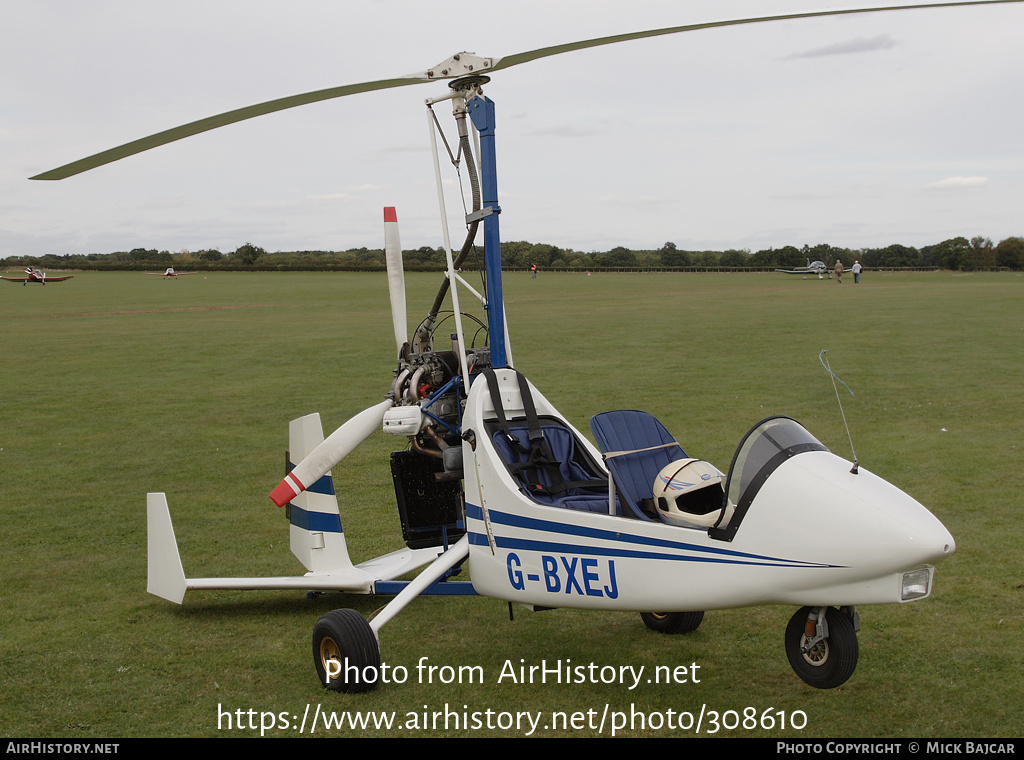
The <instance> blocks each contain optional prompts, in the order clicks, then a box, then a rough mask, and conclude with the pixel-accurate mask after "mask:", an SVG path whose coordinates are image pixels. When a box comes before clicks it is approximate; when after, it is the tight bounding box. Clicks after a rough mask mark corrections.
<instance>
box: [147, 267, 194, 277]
mask: <svg viewBox="0 0 1024 760" xmlns="http://www.w3.org/2000/svg"><path fill="white" fill-rule="evenodd" d="M146 274H154V275H156V276H157V277H184V276H185V275H187V274H199V273H198V272H175V271H174V267H167V269H166V270H165V271H163V272H146Z"/></svg>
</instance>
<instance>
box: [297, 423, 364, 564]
mask: <svg viewBox="0 0 1024 760" xmlns="http://www.w3.org/2000/svg"><path fill="white" fill-rule="evenodd" d="M323 441H324V430H323V426H322V425H321V423H320V415H319V414H316V413H314V414H307V415H306V416H305V417H300V418H299V419H297V420H292V422H291V424H290V425H289V426H288V461H287V470H288V471H289V472H290V471H291V469H292V468H293V467H294V466H295V463H296V462H301V461H302V460H303V459H305V458H306V455H307V454H309V452H311V451H312V450H313V449H315V448H316V447H317V446H319V445H320V444H321V443H323ZM287 514H288V521H289V522H290V523H291V548H292V554H294V555H295V556H296V557H297V558H298V560H299V562H301V563H302V564H303V566H304V567H305V568H306V569H307V570H309V571H310V572H314V573H317V572H320V573H322V572H329V571H338V570H347V569H351V567H352V561H351V560H350V559H349V556H348V546H347V545H346V543H345V533H344V532H343V530H342V527H341V514H340V513H339V511H338V497H337V495H336V494H335V492H334V479H333V478H332V477H331V473H330V472H328V473H327V474H326V475H324V476H323V477H322V478H320V480H318V481H317V482H316V483H314V484H313V485H311V486H310V487H309V488H307V489H306V490H305V491H303V492H302V493H300V494H298V495H296V496H294V497H293V498H292V499H291V501H290V502H289V503H288V505H287Z"/></svg>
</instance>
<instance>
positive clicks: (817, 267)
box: [775, 259, 832, 280]
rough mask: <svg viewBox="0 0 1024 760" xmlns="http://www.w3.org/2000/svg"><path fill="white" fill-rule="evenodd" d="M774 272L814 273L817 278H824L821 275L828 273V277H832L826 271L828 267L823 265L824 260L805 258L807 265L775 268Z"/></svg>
mask: <svg viewBox="0 0 1024 760" xmlns="http://www.w3.org/2000/svg"><path fill="white" fill-rule="evenodd" d="M775 271H776V272H782V273H783V274H803V275H808V274H816V275H818V279H819V280H824V279H825V278H824V277H823V276H822V275H826V274H827V275H828V277H829V279H832V274H831V273H830V272H829V271H828V267H826V266H825V262H824V261H811V260H810V259H807V266H805V267H798V268H797V269H776V270H775Z"/></svg>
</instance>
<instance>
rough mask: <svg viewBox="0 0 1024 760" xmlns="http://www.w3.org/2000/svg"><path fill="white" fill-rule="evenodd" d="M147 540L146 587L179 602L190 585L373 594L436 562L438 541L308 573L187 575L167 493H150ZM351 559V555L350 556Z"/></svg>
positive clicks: (249, 589) (147, 502) (160, 595)
mask: <svg viewBox="0 0 1024 760" xmlns="http://www.w3.org/2000/svg"><path fill="white" fill-rule="evenodd" d="M146 517H147V523H148V542H149V563H148V575H149V581H148V585H147V587H146V590H147V591H149V593H151V594H154V595H156V596H159V597H162V598H164V599H166V600H168V601H170V602H174V603H175V604H181V603H182V601H183V600H184V598H185V592H186V591H188V590H189V589H228V590H239V591H256V590H280V589H294V590H299V591H347V592H349V593H353V594H372V593H374V591H375V588H374V587H375V584H376V583H378V582H380V581H390V580H395V579H396V578H400V577H401V576H403V575H406V574H407V573H411V572H413V571H414V570H418V569H419V568H421V567H423V566H424V565H428V564H430V563H431V562H433V561H434V560H435V559H436V558H437V556H438V555H439V554H440V553H441V551H442V550H441V548H440V547H430V548H425V549H400V550H398V551H395V552H392V553H390V554H385V555H383V556H381V557H377V558H375V559H371V560H369V561H367V562H364V563H361V564H359V565H355V566H353V565H351V564H349V565H348V566H347V567H342V568H337V569H332V570H327V571H323V572H311V573H308V574H307V575H296V576H281V577H267V578H186V577H185V571H184V570H183V569H182V565H181V556H180V555H179V553H178V544H177V541H176V539H175V537H174V526H173V525H172V524H171V513H170V510H169V509H168V507H167V496H166V495H165V494H162V493H151V494H147V496H146ZM346 560H347V556H346Z"/></svg>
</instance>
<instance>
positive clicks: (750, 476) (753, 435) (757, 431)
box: [727, 417, 827, 505]
mask: <svg viewBox="0 0 1024 760" xmlns="http://www.w3.org/2000/svg"><path fill="white" fill-rule="evenodd" d="M812 450H820V451H827V449H826V448H825V447H824V446H823V445H822V444H821V443H820V442H819V441H818V440H817V439H816V438H815V437H814V436H813V435H811V434H810V433H808V432H807V430H805V429H804V427H803V425H801V424H800V423H799V422H797V421H796V420H794V419H792V418H790V417H769V418H768V419H766V420H762V421H761V422H759V423H758V424H757V425H755V426H754V427H753V429H751V431H750V432H749V433H747V435H746V437H745V438H744V439H743V440H742V441H741V442H740V445H739V448H738V449H736V456H734V457H733V460H732V466H731V467H730V468H729V483H728V487H727V493H728V495H729V501H731V502H732V503H733V504H736V505H739V504H740V503H741V499H742V498H743V496H744V494H745V493H746V491H747V488H748V487H749V486H750V485H751V483H752V482H754V481H755V479H756V480H757V484H758V486H759V485H760V484H761V483H763V482H764V480H765V478H766V477H767V476H768V474H769V473H767V472H762V471H763V470H764V469H765V467H766V466H767V465H768V464H769V463H770V462H772V460H773V459H775V465H774V466H775V467H777V466H778V465H779V464H782V462H783V461H785V460H786V459H788V457H786V456H784V457H778V459H776V457H777V456H778V455H779V454H781V453H783V452H789V453H790V454H791V455H792V454H797V453H799V452H801V451H812ZM773 469H774V467H773ZM759 474H760V477H758V475H759Z"/></svg>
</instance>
